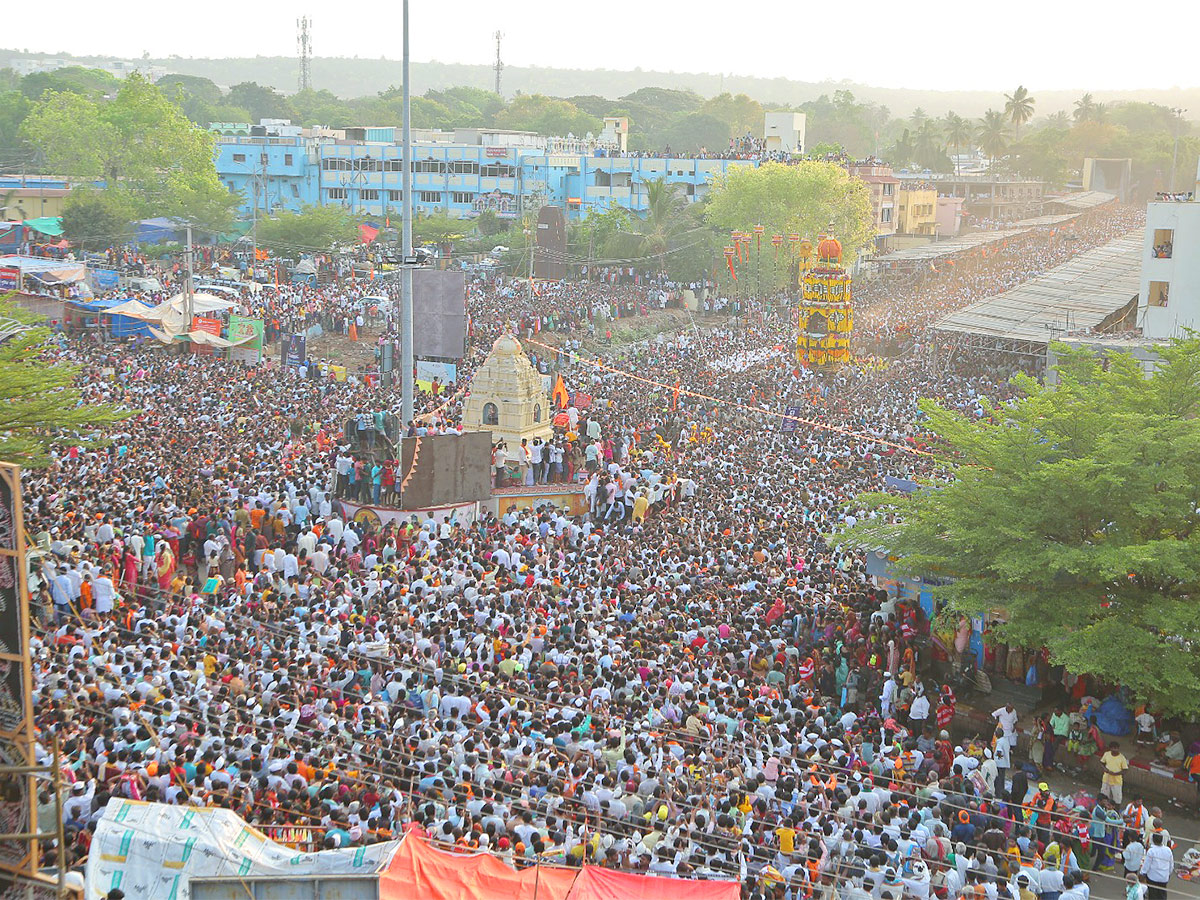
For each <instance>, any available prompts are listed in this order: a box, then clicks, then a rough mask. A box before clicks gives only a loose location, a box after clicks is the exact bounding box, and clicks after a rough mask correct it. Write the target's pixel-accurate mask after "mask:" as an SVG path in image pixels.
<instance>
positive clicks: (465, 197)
mask: <svg viewBox="0 0 1200 900" xmlns="http://www.w3.org/2000/svg"><path fill="white" fill-rule="evenodd" d="M474 201H475V195H474V194H472V193H470V192H468V191H453V192H451V194H450V202H451V203H461V204H464V205H468V206H469V205H470V204H471V203H473V202H474Z"/></svg>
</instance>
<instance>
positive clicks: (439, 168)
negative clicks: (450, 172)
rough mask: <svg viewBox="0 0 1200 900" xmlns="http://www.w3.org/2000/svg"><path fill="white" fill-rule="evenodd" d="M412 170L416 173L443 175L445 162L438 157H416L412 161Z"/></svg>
mask: <svg viewBox="0 0 1200 900" xmlns="http://www.w3.org/2000/svg"><path fill="white" fill-rule="evenodd" d="M413 171H414V172H416V173H417V174H421V173H426V174H433V175H444V174H445V173H446V164H445V163H444V162H442V161H441V160H440V159H418V160H416V161H415V162H413Z"/></svg>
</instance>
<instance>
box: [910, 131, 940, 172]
mask: <svg viewBox="0 0 1200 900" xmlns="http://www.w3.org/2000/svg"><path fill="white" fill-rule="evenodd" d="M943 146H944V145H943V144H942V129H941V126H940V125H939V124H938V123H937V120H936V119H926V120H925V121H923V122H922V123H921V127H920V128H918V129H917V133H916V136H915V141H914V148H913V149H914V150H915V151H916V156H917V162H919V163H920V164H921V165H922V166H924V167H925V168H927V169H932V168H934V167H935V166H937V165H938V162H939V161H940V159H941V157H942V147H943Z"/></svg>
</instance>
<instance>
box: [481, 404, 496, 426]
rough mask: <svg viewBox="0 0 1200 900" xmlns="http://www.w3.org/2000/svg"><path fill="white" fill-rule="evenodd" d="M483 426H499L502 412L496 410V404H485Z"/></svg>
mask: <svg viewBox="0 0 1200 900" xmlns="http://www.w3.org/2000/svg"><path fill="white" fill-rule="evenodd" d="M483 424H484V425H499V424H500V410H498V409H496V404H495V403H485V404H483Z"/></svg>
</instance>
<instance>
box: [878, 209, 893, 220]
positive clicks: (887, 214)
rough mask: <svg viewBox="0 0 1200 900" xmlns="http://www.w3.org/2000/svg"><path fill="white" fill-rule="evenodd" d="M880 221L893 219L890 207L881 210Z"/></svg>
mask: <svg viewBox="0 0 1200 900" xmlns="http://www.w3.org/2000/svg"><path fill="white" fill-rule="evenodd" d="M879 221H880V222H885V223H886V222H890V221H892V211H891V210H890V209H883V210H880V216H879Z"/></svg>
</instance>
